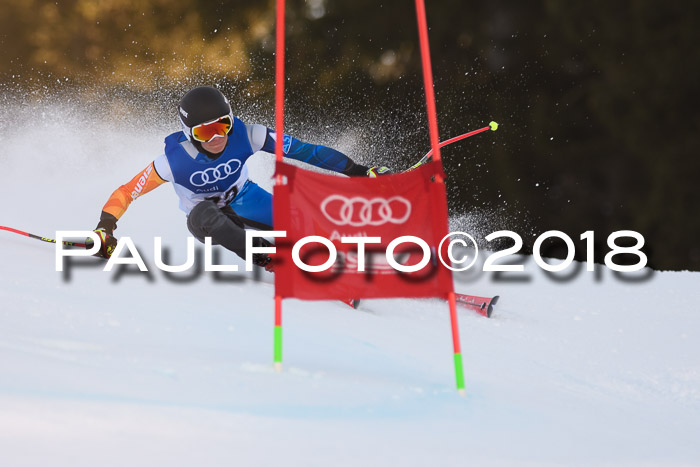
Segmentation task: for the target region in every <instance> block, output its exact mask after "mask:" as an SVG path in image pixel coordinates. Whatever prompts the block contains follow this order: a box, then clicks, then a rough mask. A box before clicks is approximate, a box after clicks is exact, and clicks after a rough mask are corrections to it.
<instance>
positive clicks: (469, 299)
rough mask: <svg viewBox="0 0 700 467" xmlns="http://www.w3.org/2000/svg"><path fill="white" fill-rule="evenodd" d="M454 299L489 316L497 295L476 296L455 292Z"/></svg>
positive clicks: (496, 300)
mask: <svg viewBox="0 0 700 467" xmlns="http://www.w3.org/2000/svg"><path fill="white" fill-rule="evenodd" d="M455 301H456V302H457V303H458V304H460V305H464V306H466V307H468V308H470V309H472V310H474V311H476V312H477V313H479V314H480V315H482V316H485V317H487V318H490V317H491V313H493V307H494V305H496V303H497V302H498V295H496V296H495V297H477V296H475V295H465V294H461V293H457V292H455Z"/></svg>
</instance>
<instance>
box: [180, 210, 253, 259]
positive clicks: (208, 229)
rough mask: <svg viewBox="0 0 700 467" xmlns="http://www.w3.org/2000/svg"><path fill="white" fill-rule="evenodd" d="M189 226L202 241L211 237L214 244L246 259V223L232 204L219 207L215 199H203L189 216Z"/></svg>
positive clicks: (193, 233)
mask: <svg viewBox="0 0 700 467" xmlns="http://www.w3.org/2000/svg"><path fill="white" fill-rule="evenodd" d="M187 228H188V229H189V230H190V232H191V233H192V235H194V236H195V237H196V238H197V240H199V241H200V242H202V243H204V237H211V240H212V244H213V245H221V246H223V247H224V248H226V249H227V250H231V251H233V252H234V253H236V254H237V255H238V256H240V257H241V258H243V259H245V223H244V221H243V219H241V217H239V216H238V214H236V212H235V211H234V210H233V209H232V208H231V206H228V205H227V206H225V207H223V208H219V207H218V206H217V205H216V204H215V203H214V202H213V201H202V202H200V203H198V204H197V205H196V206H195V207H194V209H192V211H191V212H190V215H189V216H187Z"/></svg>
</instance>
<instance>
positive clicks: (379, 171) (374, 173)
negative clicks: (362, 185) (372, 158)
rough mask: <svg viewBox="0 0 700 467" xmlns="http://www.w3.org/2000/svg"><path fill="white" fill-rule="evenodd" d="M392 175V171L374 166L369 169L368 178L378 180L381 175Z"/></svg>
mask: <svg viewBox="0 0 700 467" xmlns="http://www.w3.org/2000/svg"><path fill="white" fill-rule="evenodd" d="M390 173H392V172H391V169H389V168H388V167H384V166H374V167H370V168H369V169H367V176H368V177H370V178H377V177H379V176H381V175H389V174H390Z"/></svg>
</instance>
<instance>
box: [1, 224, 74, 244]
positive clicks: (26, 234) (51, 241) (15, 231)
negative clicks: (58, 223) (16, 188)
mask: <svg viewBox="0 0 700 467" xmlns="http://www.w3.org/2000/svg"><path fill="white" fill-rule="evenodd" d="M0 230H7V231H8V232H12V233H16V234H20V235H24V236H25V237H29V238H34V239H37V240H41V241H42V242H48V243H56V240H54V239H53V238H46V237H40V236H38V235H34V234H30V233H28V232H22V231H21V230H17V229H13V228H11V227H4V226H2V225H0ZM62 243H63V244H64V245H66V246H75V247H79V248H87V246H86V245H85V244H84V243H76V242H66V241H64V242H62Z"/></svg>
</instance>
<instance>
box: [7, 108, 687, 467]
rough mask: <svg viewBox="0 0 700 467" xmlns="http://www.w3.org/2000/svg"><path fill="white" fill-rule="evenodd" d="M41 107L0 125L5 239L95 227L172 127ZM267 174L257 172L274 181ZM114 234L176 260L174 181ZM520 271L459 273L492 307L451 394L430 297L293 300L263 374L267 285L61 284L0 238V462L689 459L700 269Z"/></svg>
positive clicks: (441, 315)
mask: <svg viewBox="0 0 700 467" xmlns="http://www.w3.org/2000/svg"><path fill="white" fill-rule="evenodd" d="M37 110H38V109H37V108H31V107H29V108H14V109H11V111H12V112H14V114H13V115H8V114H7V113H6V114H5V115H4V116H3V121H4V122H5V123H4V124H3V129H4V130H6V129H7V125H6V122H7V121H8V120H9V119H11V118H12V119H15V118H16V119H18V120H16V121H21V122H30V121H32V118H34V119H35V120H34V124H33V126H31V127H30V126H27V127H24V126H23V127H21V129H23V130H26V132H19V133H15V132H9V131H2V152H1V153H0V163H1V164H2V165H1V167H2V170H1V171H0V190H1V193H2V196H0V225H7V226H10V227H15V228H18V229H22V230H26V231H29V232H31V233H36V234H39V235H43V236H48V237H53V236H54V235H55V232H56V230H76V229H81V230H90V229H92V228H94V226H95V224H96V222H97V220H98V217H99V213H100V209H101V207H102V204H103V203H104V201H105V200H106V199H107V197H108V196H109V194H110V193H111V192H112V190H114V189H115V188H117V187H118V186H119V185H120V184H121V183H124V182H126V181H127V180H129V179H130V178H131V177H133V176H134V175H135V174H136V173H137V172H138V171H139V170H141V169H143V168H144V167H145V166H146V165H147V164H148V163H149V162H150V161H151V160H152V159H153V158H154V157H155V156H156V155H158V154H159V153H160V151H161V149H162V137H163V136H165V134H167V132H166V131H165V130H167V129H164V128H159V129H154V128H150V129H140V128H139V125H136V124H129V123H128V122H127V123H126V124H115V123H110V124H107V123H104V124H100V123H99V122H93V121H88V120H85V117H84V116H81V115H79V114H78V115H65V113H64V114H63V115H62V118H61V119H60V120H58V119H56V118H53V117H51V118H49V117H45V116H42V115H41V114H40V113H38V112H37ZM45 110H46V111H47V112H49V115H58V113H56V109H53V111H52V110H51V109H45ZM5 112H9V111H8V110H5ZM51 112H54V113H51ZM36 120H39V122H38V123H37V121H36ZM81 125H83V127H81ZM33 128H42V131H40V132H37V133H32V132H31V130H32V129H33ZM76 128H77V129H80V130H81V131H73V130H75V129H76ZM81 128H82V129H81ZM85 128H88V129H89V131H87V132H86V131H84V129H85ZM173 129H176V127H174V128H173ZM270 160H271V156H267V155H262V154H260V155H256V156H255V157H254V159H253V161H252V164H253V177H254V178H255V179H256V180H258V181H260V182H261V183H262V184H263V185H268V186H269V182H268V178H269V175H270V170H271V163H270V162H269V161H270ZM117 234H118V235H120V236H129V237H131V238H132V239H133V241H134V242H135V244H136V245H137V246H138V247H139V251H140V252H141V253H142V255H143V256H144V257H145V259H146V261H147V263H148V264H149V265H150V266H152V265H153V264H154V263H153V237H154V236H161V237H163V243H164V245H166V246H168V247H169V248H170V250H171V251H172V255H171V256H172V259H171V261H172V263H175V264H177V262H178V261H180V262H181V261H182V260H183V259H184V253H183V252H184V249H185V239H186V237H187V236H189V232H188V231H187V229H186V226H185V221H184V215H183V214H182V213H181V212H180V211H179V210H178V208H177V199H176V196H175V194H174V192H173V191H172V187H169V186H167V185H166V186H163V187H160V188H159V189H158V190H156V191H155V192H152V193H150V194H148V195H146V196H144V197H143V198H140V199H138V200H137V201H136V202H135V203H134V204H133V205H132V206H131V208H130V209H129V211H128V212H127V213H126V215H125V216H124V218H123V219H122V220H121V222H120V223H119V229H118V230H117ZM220 261H221V262H222V263H227V264H234V263H235V264H240V263H239V262H237V260H236V259H235V258H234V257H233V256H232V255H230V254H228V253H226V252H222V253H221V255H220ZM524 261H525V262H526V271H525V272H524V273H518V274H512V275H504V276H503V277H500V278H499V277H494V276H493V275H486V274H463V275H457V276H456V278H455V286H456V289H457V291H459V292H464V293H471V294H474V295H482V296H491V295H500V297H501V300H500V302H499V304H498V305H497V307H496V310H495V313H494V316H493V317H492V318H491V319H486V318H484V317H482V316H479V315H477V314H475V313H473V312H471V311H469V310H467V309H464V308H460V311H459V330H460V333H461V339H462V351H463V355H464V369H465V374H466V383H467V396H466V397H464V398H462V397H459V396H458V395H457V392H456V391H455V384H454V373H453V364H452V344H451V334H450V324H449V315H448V310H447V306H446V304H445V303H444V302H441V301H439V300H410V299H403V300H373V301H369V300H368V301H364V302H363V303H362V306H361V309H360V310H353V309H351V308H349V307H347V306H346V305H343V304H341V303H339V302H338V303H336V302H301V301H296V300H287V301H285V302H284V362H285V363H284V370H283V372H282V373H275V372H274V371H273V369H272V345H273V298H272V297H273V286H272V276H271V275H269V274H266V273H259V274H257V278H256V276H254V275H245V274H244V273H238V274H237V273H227V274H226V275H225V277H223V278H222V277H220V278H218V279H217V278H216V277H214V276H213V275H212V274H201V275H196V276H193V277H192V278H191V279H190V280H180V281H175V279H178V278H179V276H177V277H171V276H167V275H165V274H163V273H162V272H160V271H158V270H156V269H155V267H152V268H151V272H150V274H145V273H138V272H133V273H129V274H121V275H119V274H116V273H114V272H112V273H108V272H103V271H102V270H101V267H102V265H103V263H102V264H100V263H99V261H96V260H95V261H92V265H86V264H81V265H79V266H75V267H71V268H70V270H69V272H70V275H69V277H67V275H64V274H62V273H59V272H56V271H55V255H54V246H53V245H51V244H48V243H43V242H39V241H37V240H32V239H29V238H26V237H22V236H19V235H16V234H11V233H8V232H0V465H2V466H45V465H53V466H59V465H60V466H63V465H65V466H96V465H99V466H121V465H131V466H152V465H169V466H192V465H206V466H217V465H227V466H228V465H251V466H255V465H273V463H274V464H277V465H290V466H291V465H294V466H297V465H298V466H311V465H318V466H327V465H336V466H356V465H405V466H414V465H415V466H422V465H436V466H462V465H480V466H501V465H533V466H534V465H537V466H540V465H629V466H640V465H643V466H652V465H653V466H674V465H678V466H680V465H698V464H700V443H698V439H700V339H699V338H700V335H699V333H700V313H698V308H699V305H698V303H700V291H699V287H698V285H699V284H700V274H698V273H689V272H684V273H669V272H665V273H652V272H650V271H645V272H644V274H642V275H641V277H640V276H639V275H635V276H634V277H635V278H636V280H635V281H626V280H622V279H621V278H619V277H617V276H615V275H614V274H612V273H611V272H610V271H609V270H605V269H604V268H600V267H599V268H600V269H599V271H598V273H589V272H586V271H585V268H580V270H579V271H578V272H577V273H573V274H572V272H571V270H569V271H566V272H565V273H566V274H565V275H569V276H571V277H569V278H568V279H565V280H554V279H552V278H550V277H549V276H546V275H545V274H543V273H541V272H540V271H539V270H538V269H537V268H536V267H535V265H534V263H533V262H532V261H531V259H527V258H525V259H524ZM579 266H580V265H579ZM130 271H133V270H132V269H130Z"/></svg>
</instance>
